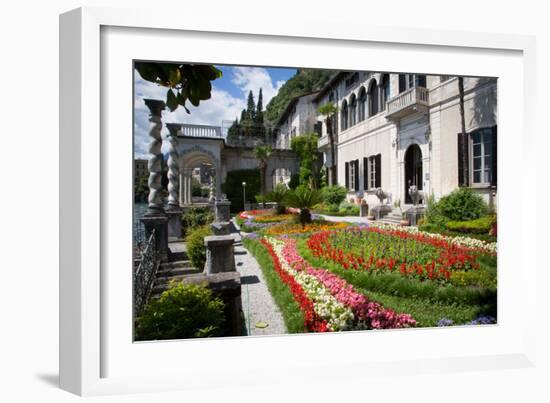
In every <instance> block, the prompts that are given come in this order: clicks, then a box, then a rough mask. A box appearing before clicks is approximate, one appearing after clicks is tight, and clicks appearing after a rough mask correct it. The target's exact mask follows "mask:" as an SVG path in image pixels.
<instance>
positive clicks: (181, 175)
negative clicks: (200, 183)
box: [179, 170, 185, 207]
mask: <svg viewBox="0 0 550 403" xmlns="http://www.w3.org/2000/svg"><path fill="white" fill-rule="evenodd" d="M184 188H185V177H184V176H183V170H182V171H181V172H180V188H179V191H180V197H179V201H180V207H183V206H184V205H185V202H184V195H185V191H184Z"/></svg>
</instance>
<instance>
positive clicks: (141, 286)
mask: <svg viewBox="0 0 550 403" xmlns="http://www.w3.org/2000/svg"><path fill="white" fill-rule="evenodd" d="M155 245H156V232H155V230H153V231H152V232H151V235H150V236H149V238H148V239H147V241H146V243H145V247H144V249H143V252H142V253H141V256H140V258H139V263H138V265H137V268H136V269H135V271H134V314H135V315H136V316H138V315H139V314H140V313H141V312H142V311H143V308H144V307H145V305H147V303H148V302H149V298H150V297H151V291H152V289H153V285H154V282H155V277H156V275H157V270H158V268H159V265H160V256H159V252H158V250H157V249H156V248H155Z"/></svg>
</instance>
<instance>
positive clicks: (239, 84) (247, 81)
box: [134, 66, 296, 158]
mask: <svg viewBox="0 0 550 403" xmlns="http://www.w3.org/2000/svg"><path fill="white" fill-rule="evenodd" d="M217 67H218V68H219V69H220V70H222V72H223V77H222V78H219V79H217V80H215V81H213V82H212V98H211V99H209V100H207V101H203V102H201V104H200V105H199V106H198V107H197V108H195V107H193V106H191V105H189V104H188V108H189V110H190V111H191V113H190V114H187V113H186V112H185V110H184V109H183V108H178V109H176V111H174V112H170V111H168V110H165V111H164V112H163V115H162V117H163V122H164V123H192V124H205V125H214V126H221V124H222V121H223V120H235V117H238V116H240V113H241V110H242V109H244V108H245V107H246V99H247V96H248V92H249V91H250V90H252V92H253V93H254V98H255V99H256V100H257V96H258V92H259V90H260V88H262V93H263V104H264V108H265V106H266V105H267V103H268V102H269V100H270V99H271V98H272V97H273V96H275V95H276V94H277V91H278V90H279V88H281V86H282V85H283V84H284V83H285V82H286V81H287V80H288V79H289V78H290V77H292V76H293V75H294V74H295V73H296V69H286V68H264V67H245V66H217ZM134 88H135V96H134V112H135V114H134V116H135V120H134V134H135V137H134V155H135V157H136V158H146V157H147V149H148V141H149V140H148V134H147V131H148V128H149V122H148V115H149V112H148V110H147V107H146V106H145V104H144V103H143V99H144V98H153V99H161V100H165V99H166V91H167V89H166V88H164V87H160V86H157V85H155V84H152V83H149V82H147V81H145V80H143V79H141V77H140V76H139V74H138V73H137V72H136V74H135V78H134ZM162 133H163V137H164V136H165V135H166V134H167V133H168V131H167V129H166V127H163V131H162ZM164 143H165V142H164ZM163 146H164V147H163V151H164V152H165V146H166V144H163Z"/></svg>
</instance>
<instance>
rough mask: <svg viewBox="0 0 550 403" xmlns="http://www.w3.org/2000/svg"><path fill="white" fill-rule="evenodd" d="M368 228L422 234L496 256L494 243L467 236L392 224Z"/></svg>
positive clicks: (372, 225)
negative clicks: (449, 234)
mask: <svg viewBox="0 0 550 403" xmlns="http://www.w3.org/2000/svg"><path fill="white" fill-rule="evenodd" d="M369 226H370V227H371V228H380V229H387V230H396V229H399V231H402V232H406V233H409V234H422V235H423V236H425V237H430V238H434V239H440V240H444V241H447V242H450V243H452V244H454V245H457V246H463V247H465V248H469V249H476V250H479V251H480V252H483V253H489V254H491V255H496V253H497V243H496V242H486V241H482V240H480V239H475V238H471V237H468V236H447V235H441V234H436V233H432V232H426V231H420V230H419V229H418V228H417V227H397V226H395V225H392V224H387V223H380V222H376V221H374V222H372V223H370V224H369Z"/></svg>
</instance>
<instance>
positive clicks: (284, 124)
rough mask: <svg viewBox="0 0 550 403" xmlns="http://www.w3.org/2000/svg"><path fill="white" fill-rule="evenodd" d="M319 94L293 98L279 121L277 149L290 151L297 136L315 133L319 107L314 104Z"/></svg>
mask: <svg viewBox="0 0 550 403" xmlns="http://www.w3.org/2000/svg"><path fill="white" fill-rule="evenodd" d="M317 94H318V92H312V93H309V94H304V95H301V96H298V97H295V98H293V99H292V100H291V101H290V102H289V103H288V105H287V106H286V108H285V110H284V111H283V113H282V114H281V116H280V117H279V119H278V120H277V122H276V124H275V128H276V130H277V133H278V135H277V143H276V147H277V148H282V149H290V143H291V141H292V139H293V138H294V137H296V136H299V135H301V134H306V133H312V132H313V131H315V129H316V127H318V126H316V125H317V124H318V122H317V105H316V104H315V103H314V102H313V100H314V99H315V97H316V96H317Z"/></svg>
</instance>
